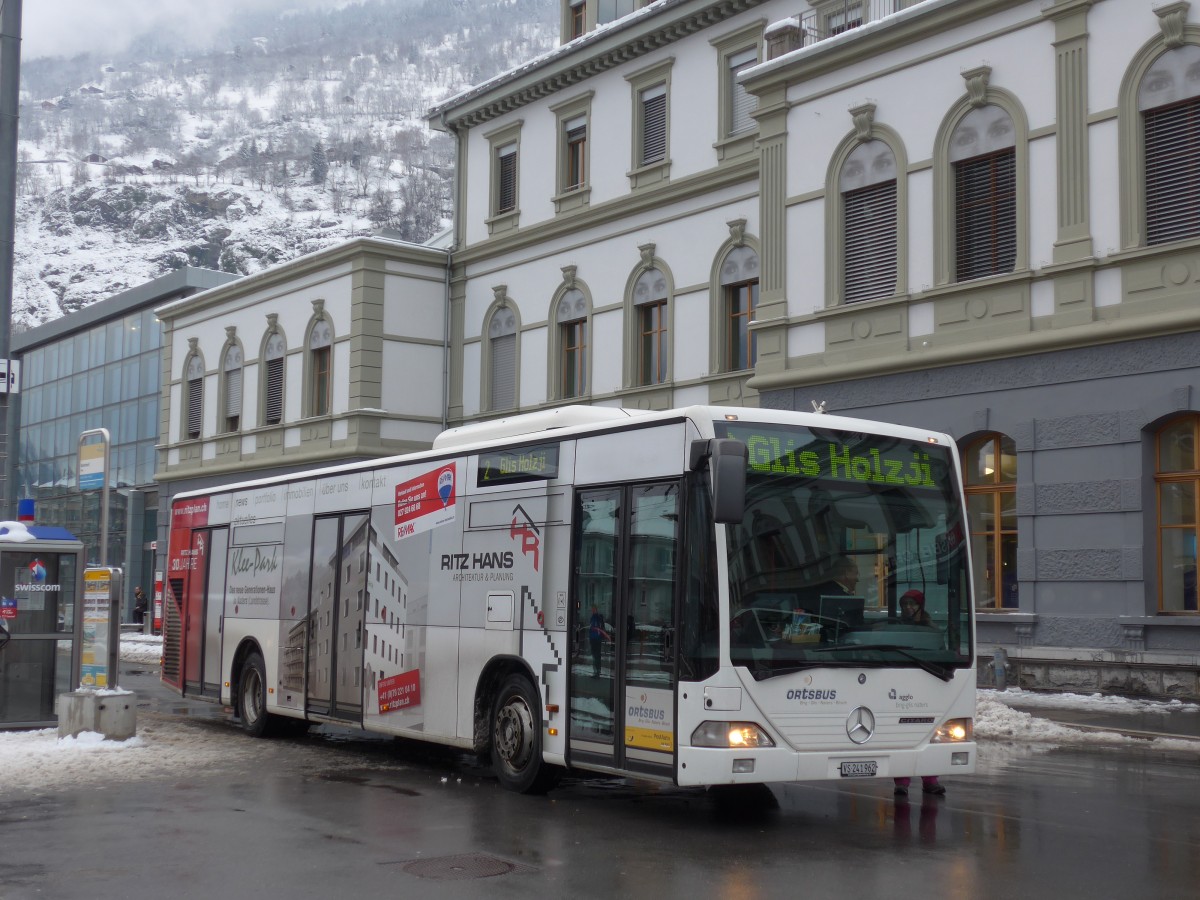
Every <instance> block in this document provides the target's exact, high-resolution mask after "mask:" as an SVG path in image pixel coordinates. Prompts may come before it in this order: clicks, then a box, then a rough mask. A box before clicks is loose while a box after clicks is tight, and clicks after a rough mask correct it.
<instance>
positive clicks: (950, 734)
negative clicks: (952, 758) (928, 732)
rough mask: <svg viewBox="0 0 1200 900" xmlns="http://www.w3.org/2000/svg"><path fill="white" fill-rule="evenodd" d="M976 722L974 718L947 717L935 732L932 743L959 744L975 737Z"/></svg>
mask: <svg viewBox="0 0 1200 900" xmlns="http://www.w3.org/2000/svg"><path fill="white" fill-rule="evenodd" d="M974 736H975V722H974V720H973V719H947V720H946V721H945V722H943V723H942V724H941V725H939V726H938V729H937V731H935V732H934V733H933V738H932V739H931V740H930V743H931V744H958V743H962V742H963V741H969V740H972V739H974Z"/></svg>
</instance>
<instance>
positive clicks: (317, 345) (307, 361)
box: [303, 300, 337, 418]
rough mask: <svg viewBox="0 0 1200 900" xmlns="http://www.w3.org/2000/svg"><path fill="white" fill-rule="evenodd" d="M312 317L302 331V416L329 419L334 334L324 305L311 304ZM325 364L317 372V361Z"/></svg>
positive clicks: (331, 406) (331, 322)
mask: <svg viewBox="0 0 1200 900" xmlns="http://www.w3.org/2000/svg"><path fill="white" fill-rule="evenodd" d="M312 306H313V315H312V318H311V319H309V320H308V327H307V328H305V329H304V395H303V408H304V414H305V416H306V417H308V418H312V417H316V416H329V415H332V414H333V350H334V346H335V344H336V341H337V333H336V332H335V331H334V328H333V319H331V318H330V317H329V314H328V313H326V312H325V301H324V300H314V301H313V302H312ZM322 358H324V360H325V363H326V365H325V368H324V370H323V371H322V369H321V368H319V363H320V361H321V359H322ZM322 380H323V381H324V385H323V387H324V391H323V394H324V400H325V408H324V409H321V408H320V406H319V402H320V400H321V397H322V391H321V390H320V388H321V387H322V385H321V383H320V382H321V381H322Z"/></svg>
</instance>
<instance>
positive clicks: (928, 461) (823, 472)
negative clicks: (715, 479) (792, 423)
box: [724, 424, 949, 488]
mask: <svg viewBox="0 0 1200 900" xmlns="http://www.w3.org/2000/svg"><path fill="white" fill-rule="evenodd" d="M724 431H725V433H726V434H725V436H726V437H731V438H736V439H737V440H739V441H741V442H743V443H744V444H745V445H746V449H747V450H748V461H747V470H748V471H749V472H753V473H755V474H758V475H793V476H796V475H798V476H802V477H805V478H823V479H831V480H833V481H849V482H858V483H861V484H874V485H895V486H897V487H927V488H932V487H937V486H938V484H939V482H938V481H936V480H935V478H934V472H935V471H937V472H941V471H944V470H945V468H946V467H947V466H948V465H949V455H948V454H949V451H948V448H946V447H943V446H940V445H937V444H925V443H916V442H913V441H902V440H897V439H894V438H888V437H882V436H879V435H863V434H854V433H850V432H845V433H837V432H827V433H825V434H821V435H818V434H814V433H813V432H811V431H809V430H808V429H805V428H780V427H774V426H771V425H740V424H738V425H734V424H726V425H725V426H724Z"/></svg>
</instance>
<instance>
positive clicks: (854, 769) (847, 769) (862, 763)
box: [838, 759, 879, 778]
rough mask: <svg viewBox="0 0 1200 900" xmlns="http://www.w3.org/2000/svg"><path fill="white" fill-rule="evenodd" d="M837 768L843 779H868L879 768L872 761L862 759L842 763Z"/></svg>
mask: <svg viewBox="0 0 1200 900" xmlns="http://www.w3.org/2000/svg"><path fill="white" fill-rule="evenodd" d="M838 768H839V770H840V771H841V773H842V777H843V778H870V777H872V776H873V775H874V774H875V773H876V772H877V771H878V769H879V766H878V765H877V764H876V762H875V760H873V759H864V760H855V761H854V762H844V763H842V764H841V765H840V766H839V767H838Z"/></svg>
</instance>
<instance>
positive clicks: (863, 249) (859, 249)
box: [842, 181, 896, 303]
mask: <svg viewBox="0 0 1200 900" xmlns="http://www.w3.org/2000/svg"><path fill="white" fill-rule="evenodd" d="M842 203H843V215H844V221H845V231H844V235H843V246H842V252H843V266H844V268H843V279H844V281H843V302H845V303H856V302H858V301H860V300H873V299H875V298H877V297H890V296H891V295H892V294H894V293H895V291H896V182H894V181H888V182H884V183H883V184H874V185H871V186H870V187H866V188H861V189H859V190H857V191H850V192H848V193H845V194H843V195H842Z"/></svg>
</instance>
